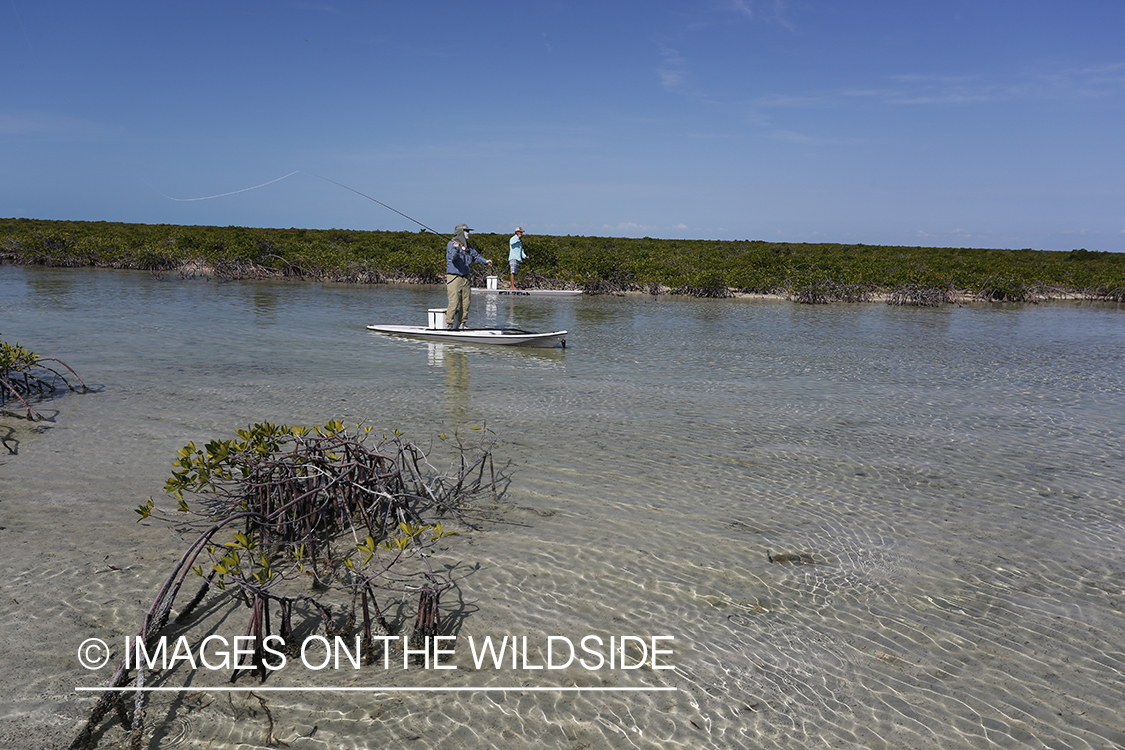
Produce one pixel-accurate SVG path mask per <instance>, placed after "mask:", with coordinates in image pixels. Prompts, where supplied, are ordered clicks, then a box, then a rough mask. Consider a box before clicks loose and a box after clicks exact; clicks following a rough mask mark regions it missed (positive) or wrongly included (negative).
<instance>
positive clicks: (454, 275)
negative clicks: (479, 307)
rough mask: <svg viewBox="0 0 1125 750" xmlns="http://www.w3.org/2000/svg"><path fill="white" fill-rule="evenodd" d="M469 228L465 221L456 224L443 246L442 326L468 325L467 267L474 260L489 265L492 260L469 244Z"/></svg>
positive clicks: (449, 327)
mask: <svg viewBox="0 0 1125 750" xmlns="http://www.w3.org/2000/svg"><path fill="white" fill-rule="evenodd" d="M471 231H473V230H471V229H469V227H468V225H467V224H458V225H457V226H456V227H455V228H454V230H453V239H451V240H450V241H449V244H448V245H446V246H445V291H446V294H447V296H448V298H449V303H448V304H447V305H446V308H445V327H446V328H448V329H451V330H452V329H455V328H468V327H469V301H470V300H471V298H472V290H471V288H470V286H469V267H470V266H471V265H472V264H473V263H486V264H488V265H490V266H491V265H492V261H490V260H488V259H487V258H485V257H484V256H482V255H481V254H480V253H478V252H477V251H476V250H474V249H473V248H471V247H469V232H471ZM458 318H460V321H458Z"/></svg>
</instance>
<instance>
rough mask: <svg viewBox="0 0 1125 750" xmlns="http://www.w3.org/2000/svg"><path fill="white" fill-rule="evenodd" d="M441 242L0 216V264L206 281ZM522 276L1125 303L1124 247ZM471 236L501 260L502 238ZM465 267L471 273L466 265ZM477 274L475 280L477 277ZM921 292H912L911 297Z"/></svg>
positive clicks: (746, 256)
mask: <svg viewBox="0 0 1125 750" xmlns="http://www.w3.org/2000/svg"><path fill="white" fill-rule="evenodd" d="M446 239H447V238H446V237H444V236H438V235H435V234H433V233H430V232H366V231H353V230H345V229H326V230H312V229H254V228H245V227H201V226H175V225H163V224H161V225H148V224H118V223H108V222H66V221H41V220H33V219H0V260H7V261H9V262H12V263H26V264H42V265H58V266H102V267H111V268H134V269H141V270H147V271H150V272H152V273H153V274H154V275H157V276H161V275H163V274H167V273H180V274H183V275H200V274H203V275H209V276H216V277H219V278H250V277H265V276H278V277H295V278H314V279H321V280H329V281H341V282H353V283H383V282H387V281H411V282H423V283H438V282H440V281H441V279H442V277H443V274H444V270H445V243H446ZM524 243H525V245H527V247H528V251H529V253H530V257H529V259H528V261H527V262H526V263H525V265H524V266H523V267H522V270H521V274H523V277H522V278H523V279H524V280H525V282H528V283H533V284H534V285H536V286H541V287H547V288H582V289H584V290H585V291H586V292H587V293H591V294H598V293H621V292H626V291H648V292H650V293H662V292H668V293H678V294H689V295H694V296H704V297H724V296H728V295H730V294H733V293H754V294H780V295H785V296H788V297H789V298H790V299H793V300H796V301H799V302H809V303H817V302H829V301H865V300H870V299H874V298H876V297H880V298H885V299H886V300H887V301H888V302H891V303H893V304H919V303H921V304H932V303H934V302H939V303H940V300H942V299H944V298H946V297H949V296H950V290H954V291H955V293H956V295H959V296H967V297H972V298H976V299H986V300H999V301H1003V300H1008V301H1010V300H1016V301H1018V300H1028V299H1038V298H1043V297H1051V296H1057V295H1061V294H1070V295H1077V296H1080V297H1083V298H1086V299H1099V300H1111V301H1123V300H1125V253H1108V252H1093V251H1088V250H1086V249H1077V250H1072V251H1070V252H1055V251H1043V250H1032V249H1023V250H1007V249H973V248H936V247H930V248H927V247H897V246H878V245H845V244H831V243H778V242H764V241H761V240H739V241H713V240H661V239H652V238H650V237H644V238H639V239H625V238H613V237H579V236H573V237H572V236H565V237H561V236H551V235H526V236H525V237H524ZM473 244H474V246H475V247H477V249H479V250H480V251H481V252H482V253H483V254H484V255H485V256H486V257H489V258H491V259H492V260H493V261H495V262H497V263H500V264H501V265H502V261H503V259H504V258H505V257H506V256H507V235H506V234H487V233H480V234H477V235H475V236H474V238H473ZM474 274H478V275H481V276H483V274H484V271H483V270H481V269H480V268H479V267H476V268H475V270H474ZM478 281H479V280H478ZM918 290H922V292H923V293H922V294H917V293H916V292H917V291H918Z"/></svg>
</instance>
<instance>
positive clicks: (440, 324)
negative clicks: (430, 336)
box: [430, 307, 445, 331]
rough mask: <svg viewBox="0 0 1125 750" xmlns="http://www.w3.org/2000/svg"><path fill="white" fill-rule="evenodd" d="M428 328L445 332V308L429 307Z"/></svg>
mask: <svg viewBox="0 0 1125 750" xmlns="http://www.w3.org/2000/svg"><path fill="white" fill-rule="evenodd" d="M430 328H437V329H439V330H442V331H444V330H445V308H444V307H431V308H430Z"/></svg>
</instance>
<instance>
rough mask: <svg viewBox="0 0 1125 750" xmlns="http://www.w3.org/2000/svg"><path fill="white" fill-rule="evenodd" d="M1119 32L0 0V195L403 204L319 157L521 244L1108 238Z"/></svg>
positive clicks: (1038, 9) (607, 5) (1093, 8)
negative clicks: (547, 239)
mask: <svg viewBox="0 0 1125 750" xmlns="http://www.w3.org/2000/svg"><path fill="white" fill-rule="evenodd" d="M1123 39H1125V3H1122V2H1120V1H1119V0H1107V1H1104V2H1103V1H1097V0H1092V1H1090V2H1083V1H1082V0H1076V1H1075V2H1062V1H1061V0H1058V1H1057V2H1044V1H1040V0H1018V1H1016V0H1012V1H1002V0H995V1H994V0H974V1H971V2H969V1H965V2H962V1H960V0H947V1H945V2H932V1H931V0H888V1H886V2H880V1H871V2H864V1H861V0H856V1H854V2H840V1H839V0H691V1H684V2H678V1H662V0H648V1H646V2H633V1H631V0H609V1H605V2H586V1H585V0H583V1H581V2H555V1H552V0H521V1H520V2H493V3H469V2H445V1H444V0H418V1H417V2H402V1H401V0H399V1H397V2H381V1H377V0H372V1H370V2H353V1H344V0H293V1H290V0H268V1H267V0H223V1H222V2H215V1H212V0H192V1H191V2H162V1H160V0H145V1H144V2H140V1H136V2H133V1H129V2H126V1H114V0H105V1H91V0H83V1H82V2H73V1H65V0H64V1H61V2H53V1H50V0H34V1H32V0H0V70H2V71H3V74H2V75H0V155H2V157H3V162H2V163H3V167H2V169H0V216H3V217H13V216H18V217H30V218H39V219H74V220H92V221H97V220H105V221H123V222H140V223H168V224H205V225H218V226H227V225H239V226H265V227H310V228H331V227H342V228H350V229H408V230H416V229H418V228H419V227H418V225H417V224H414V223H412V222H411V221H409V220H407V219H405V218H403V217H401V216H399V215H397V214H395V213H394V212H392V211H388V210H387V209H385V208H383V207H382V206H380V205H378V204H377V203H374V202H372V201H370V200H366V199H365V198H363V197H362V196H359V195H356V194H355V193H353V192H350V191H348V190H344V189H342V188H340V187H339V186H337V185H333V184H332V183H330V182H327V181H325V180H324V179H319V178H326V179H328V180H332V181H335V182H337V183H340V184H342V185H346V186H347V187H349V188H351V189H353V190H356V191H359V192H361V193H363V194H365V195H367V196H370V197H372V198H374V199H376V200H378V201H382V202H383V203H386V204H387V205H389V206H392V207H393V208H394V209H396V210H398V211H401V212H402V213H404V214H406V215H407V216H409V217H412V218H413V219H416V220H417V221H419V222H421V223H422V224H425V225H426V226H428V227H432V228H434V229H436V230H438V231H439V232H442V233H451V232H452V230H453V226H454V225H455V224H457V223H459V222H466V223H468V224H470V225H471V226H473V227H474V228H475V229H477V230H478V231H485V232H505V233H506V232H510V231H511V230H512V229H514V227H515V226H516V225H517V224H520V225H522V226H523V227H524V228H525V229H526V230H527V232H528V237H527V240H529V241H530V242H529V246H530V245H531V244H533V238H534V235H535V234H536V233H540V234H560V235H562V234H577V235H601V236H619V237H639V236H651V237H664V238H700V239H763V240H770V241H787V242H844V243H865V244H883V245H889V244H897V245H927V246H953V247H1011V248H1022V247H1032V248H1036V249H1045V250H1069V249H1072V248H1077V247H1085V248H1087V249H1090V250H1115V251H1125V135H1123V134H1125V125H1123V123H1125V43H1123V41H1122V40H1123ZM286 175H288V176H286ZM278 178H284V179H278ZM266 183H269V184H266ZM258 185H263V186H262V187H257V188H256V189H252V190H246V188H251V187H255V186H258ZM236 191H240V192H236ZM228 193H229V194H228ZM209 196H220V197H209ZM173 198H178V199H187V198H206V199H205V200H173Z"/></svg>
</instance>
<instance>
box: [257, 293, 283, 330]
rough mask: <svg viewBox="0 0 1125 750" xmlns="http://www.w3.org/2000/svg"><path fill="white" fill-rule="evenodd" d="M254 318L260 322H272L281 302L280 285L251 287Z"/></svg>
mask: <svg viewBox="0 0 1125 750" xmlns="http://www.w3.org/2000/svg"><path fill="white" fill-rule="evenodd" d="M252 300H253V304H254V318H255V319H257V320H259V321H260V322H262V323H272V322H273V321H274V319H275V318H276V317H277V308H278V306H279V305H280V304H281V287H277V286H273V285H270V286H256V287H254V289H253V293H252Z"/></svg>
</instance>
